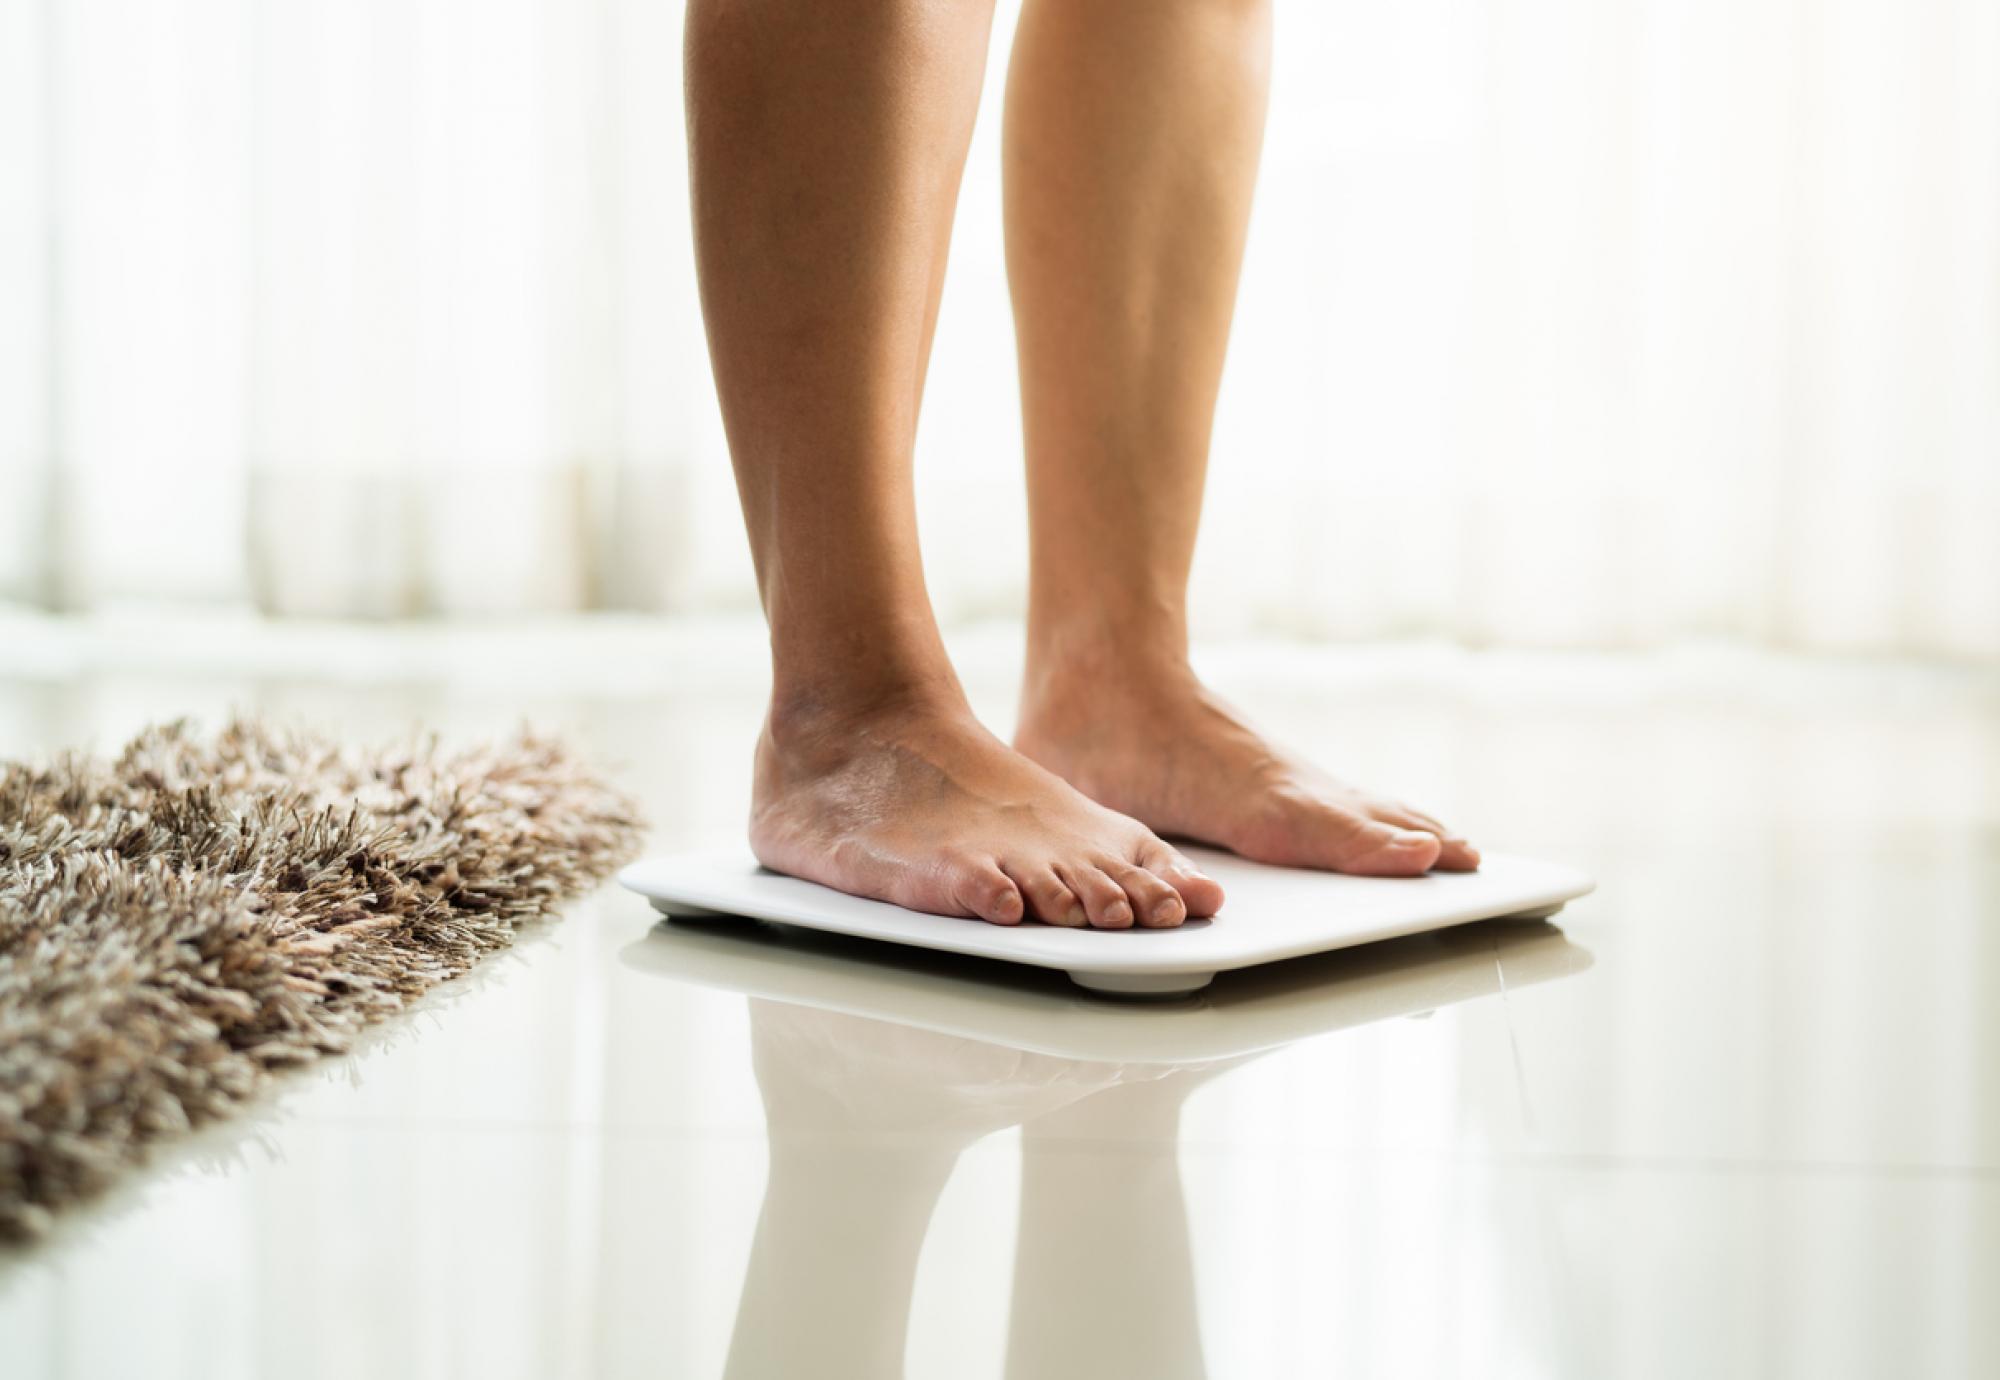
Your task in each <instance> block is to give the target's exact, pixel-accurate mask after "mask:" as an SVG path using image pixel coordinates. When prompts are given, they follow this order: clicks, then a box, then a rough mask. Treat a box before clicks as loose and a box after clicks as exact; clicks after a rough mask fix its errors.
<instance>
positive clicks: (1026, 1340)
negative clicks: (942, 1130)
mask: <svg viewBox="0 0 2000 1380" xmlns="http://www.w3.org/2000/svg"><path fill="white" fill-rule="evenodd" d="M1200 1081H1202V1076H1201V1075H1200V1074H1198V1073H1197V1074H1194V1075H1192V1076H1188V1075H1174V1076H1171V1077H1168V1078H1164V1079H1161V1080H1160V1081H1158V1082H1153V1083H1133V1084H1122V1085H1120V1086H1118V1087H1114V1088H1109V1089H1106V1090H1105V1091H1104V1092H1101V1093H1097V1094H1095V1095H1094V1096H1091V1097H1087V1098H1085V1099H1084V1100H1082V1101H1081V1102H1077V1103H1074V1104H1072V1105H1070V1106H1068V1107H1064V1108H1061V1109H1060V1110H1058V1111H1054V1112H1051V1113H1049V1114H1048V1115H1047V1116H1043V1117H1040V1118H1037V1119H1036V1120H1034V1121H1031V1122H1029V1123H1028V1124H1027V1125H1026V1126H1024V1127H1023V1128H1022V1130H1021V1234H1020V1244H1019V1245H1018V1246H1017V1247H1016V1249H1015V1255H1014V1306H1013V1314H1012V1318H1011V1320H1010V1322H1009V1325H1008V1336H1007V1374H1008V1375H1009V1376H1012V1377H1019V1378H1020V1380H1047V1377H1056V1376H1066V1375H1093V1376H1101V1375H1135V1376H1138V1375H1143V1376H1147V1377H1149V1380H1151V1378H1158V1377H1172V1376H1199V1375H1203V1374H1205V1373H1206V1368H1205V1366H1204V1364H1203V1361H1202V1354H1201V1323H1200V1319H1199V1317H1198V1316H1197V1314H1196V1311H1195V1285H1194V1260H1193V1256H1192V1254H1191V1252H1190V1249H1189V1245H1188V1226H1187V1203H1186V1200H1185V1198H1184V1197H1183V1196H1182V1193H1181V1174H1180V1159H1179V1130H1180V1109H1181V1102H1182V1100H1183V1099H1184V1098H1185V1097H1186V1096H1187V1094H1188V1093H1189V1092H1190V1091H1191V1090H1192V1089H1193V1088H1194V1086H1195V1085H1196V1084H1197V1083H1199V1082H1200Z"/></svg>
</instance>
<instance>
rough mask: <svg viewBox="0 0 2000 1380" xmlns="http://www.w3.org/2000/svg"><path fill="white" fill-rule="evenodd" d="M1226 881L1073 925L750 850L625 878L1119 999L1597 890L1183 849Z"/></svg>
mask: <svg viewBox="0 0 2000 1380" xmlns="http://www.w3.org/2000/svg"><path fill="white" fill-rule="evenodd" d="M1184 851H1185V852H1186V854H1187V856H1188V857H1189V858H1191V859H1192V860H1193V861H1194V862H1195V863H1196V865H1197V866H1199V867H1200V868H1201V869H1202V870H1203V871H1204V872H1206V873H1208V875H1209V876H1211V877H1213V878H1215V880H1216V881H1218V882H1220V883H1221V884H1222V888H1223V891H1224V892H1225V893H1226V897H1225V900H1224V902H1223V907H1222V911H1221V913H1220V914H1218V915H1216V916H1215V918H1213V919H1211V920H1190V921H1188V922H1187V923H1185V924H1183V925H1181V926H1180V927H1179V928H1178V929H1170V930H1154V929H1138V928H1134V929H1129V930H1091V929H1065V928H1063V927H1061V926H1056V925H1042V924H1037V923H1034V922H1029V923H1026V924H1021V925H992V924H988V923H987V922H985V921H983V920H974V919H966V918H960V917H954V916H942V915H926V914H924V913H922V912H920V911H913V910H905V909H903V908H902V907H901V906H895V905H890V904H889V903H888V902H886V901H870V900H864V899H863V898H861V897H858V896H849V895H846V894H845V893H842V892H838V891H834V890H832V889H830V888H828V887H823V886H820V885H819V884H818V883H816V882H806V881H801V880H799V879H798V878H796V877H787V876H784V875H783V874H781V873H777V872H771V871H768V870H767V869H765V868H763V867H760V866H758V864H757V861H756V859H754V858H752V857H751V856H750V853H749V851H748V850H747V849H741V848H724V849H719V850H715V851H709V852H697V853H686V854H679V855H675V856H671V857H661V858H648V859H646V860H645V861H643V862H636V863H633V864H632V865H631V866H630V867H627V868H626V869H625V870H624V871H623V872H621V873H619V874H618V880H619V881H620V882H622V883H623V884H624V885H625V886H627V887H629V888H631V889H632V890H633V891H636V892H638V893H639V894H640V895H642V896H645V897H646V898H647V899H649V900H650V901H651V902H652V903H653V908H654V909H655V910H658V911H659V912H660V913H661V914H663V915H665V916H667V917H669V918H670V919H674V918H681V917H687V918H690V919H693V918H703V917H717V916H741V917H746V918H749V919H753V920H769V921H776V922H779V923H781V924H787V925H801V926H804V927H806V928H808V929H815V930H824V931H828V932H830V933H834V934H844V935H852V936H855V937H857V938H861V939H873V940H879V941H882V942H884V943H890V944H903V945H910V946H914V947H916V948H920V949H937V950H942V951H944V952H947V953H956V954H969V955H971V956H973V957H976V958H987V959H998V960H1000V961H1001V962H1004V963H1022V964H1028V965H1030V966H1033V967H1037V968H1055V969H1060V970H1061V971H1063V972H1065V973H1068V974H1069V976H1070V977H1071V979H1072V980H1074V981H1075V982H1076V983H1078V984H1079V985H1080V986H1083V987H1086V988H1089V989H1090V990H1092V991H1094V992H1106V993H1113V994H1116V995H1119V996H1134V997H1168V996H1179V995H1181V994H1183V993H1187V992H1194V991H1198V990H1200V989H1201V988H1203V987H1206V986H1207V985H1208V984H1209V983H1210V982H1211V981H1212V980H1213V979H1214V977H1215V975H1216V974H1217V973H1220V972H1228V971H1231V970H1234V969H1238V968H1250V967H1255V966H1257V965H1259V964H1264V963H1276V962H1280V961H1282V960H1284V959H1290V958H1300V957H1303V956H1304V955H1307V954H1316V953H1324V952H1326V951H1327V950H1330V949H1345V948H1350V947H1352V946H1354V945H1356V944H1371V943H1374V942H1375V941H1376V940H1380V939H1394V938H1397V937H1399V936H1402V935H1408V934H1418V933H1421V932H1423V931H1425V930H1438V929H1444V928H1446V927H1448V926H1452V925H1464V924H1469V923H1471V922H1473V921H1476V920H1493V919H1498V918H1502V917H1505V918H1510V919H1520V920H1545V919H1547V918H1548V917H1549V916H1552V915H1554V914H1555V913H1556V912H1557V911H1559V910H1561V909H1562V908H1563V906H1564V905H1565V904H1566V903H1568V902H1570V901H1573V900H1575V899H1576V898H1577V897H1579V896H1583V895H1585V894H1587V893H1588V892H1589V891H1590V890H1591V889H1592V887H1593V886H1594V885H1595V883H1593V882H1592V881H1591V879H1590V878H1589V877H1586V876H1585V875H1584V874H1582V873H1581V872H1578V871H1576V870H1575V869H1573V868H1568V867H1562V866H1560V865H1558V864H1555V863H1546V862H1537V861H1535V860H1534V859H1532V858H1518V857H1510V856H1507V855H1504V854H1487V855H1486V856H1485V858H1484V859H1483V860H1482V861H1481V863H1480V866H1479V870H1478V871H1477V872H1432V873H1427V874H1426V875H1424V876H1421V877H1345V876H1341V875H1339V874H1338V873H1333V872H1317V871H1309V870H1305V869H1300V868H1288V867H1270V866H1266V865H1265V864H1263V863H1254V862H1248V861H1245V860H1244V859H1242V858H1239V857H1237V856H1235V855H1234V854H1231V853H1223V852H1219V851H1216V850H1213V849H1207V848H1188V849H1185V850H1184Z"/></svg>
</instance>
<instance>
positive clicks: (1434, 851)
mask: <svg viewBox="0 0 2000 1380" xmlns="http://www.w3.org/2000/svg"><path fill="white" fill-rule="evenodd" d="M1443 851H1444V845H1443V844H1442V843H1440V842H1439V841H1438V838H1437V835H1435V834H1430V833H1426V832H1424V831H1423V830H1421V829H1403V828H1399V827H1398V826H1396V825H1394V824H1383V823H1380V822H1379V821H1376V820H1369V821H1366V822H1365V823H1363V824H1361V826H1360V827H1359V828H1357V829H1355V830H1354V831H1353V832H1352V833H1351V834H1350V835H1349V836H1348V838H1347V839H1346V840H1345V842H1344V844H1343V846H1342V848H1341V850H1340V855H1339V857H1338V858H1337V860H1336V861H1335V863H1334V868H1335V870H1336V871H1340V872H1352V873H1354V874H1355V875H1356V876H1361V877H1415V876H1418V875H1420V874H1422V873H1425V872H1428V871H1430V870H1431V867H1432V866H1433V865H1434V864H1435V863H1436V862H1437V860H1438V856H1439V854H1441V853H1442V852H1443Z"/></svg>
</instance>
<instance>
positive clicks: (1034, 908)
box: [1006, 867, 1089, 928]
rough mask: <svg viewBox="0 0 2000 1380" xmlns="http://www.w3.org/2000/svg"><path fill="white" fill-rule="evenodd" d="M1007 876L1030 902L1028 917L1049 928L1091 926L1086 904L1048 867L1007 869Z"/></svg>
mask: <svg viewBox="0 0 2000 1380" xmlns="http://www.w3.org/2000/svg"><path fill="white" fill-rule="evenodd" d="M1006 872H1007V875H1008V876H1009V877H1012V878H1013V879H1014V885H1015V886H1016V887H1018V888H1020V891H1021V894H1022V895H1023V896H1025V897H1026V898H1027V900H1028V914H1029V915H1030V916H1032V917H1033V918H1034V919H1036V920H1039V921H1041V922H1042V923H1043V924H1045V925H1062V926H1065V927H1067V928H1075V927H1076V926H1079V925H1083V924H1087V923H1089V919H1088V917H1087V916H1086V915H1085V914H1084V911H1083V903H1082V902H1081V901H1078V900H1077V899H1076V893H1074V892H1072V891H1071V890H1070V889H1069V887H1068V886H1066V885H1064V883H1063V879H1062V878H1060V877H1058V876H1056V874H1055V873H1054V872H1053V871H1051V870H1050V869H1049V868H1046V867H1007V868H1006Z"/></svg>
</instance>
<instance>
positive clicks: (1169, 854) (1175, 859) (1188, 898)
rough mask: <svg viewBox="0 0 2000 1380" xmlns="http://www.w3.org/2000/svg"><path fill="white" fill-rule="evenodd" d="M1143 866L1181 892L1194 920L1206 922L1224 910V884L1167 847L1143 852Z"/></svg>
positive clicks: (1147, 849)
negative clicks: (1209, 917) (1208, 918)
mask: <svg viewBox="0 0 2000 1380" xmlns="http://www.w3.org/2000/svg"><path fill="white" fill-rule="evenodd" d="M1139 865H1140V866H1141V867H1144V868H1145V869H1146V870H1147V871H1149V872H1151V873H1152V874H1153V875H1154V876H1156V877H1158V878H1160V879H1161V880H1162V881H1164V882H1165V883H1166V884H1167V885H1168V886H1170V887H1172V888H1173V889H1174V890H1175V891H1177V892H1179V893H1180V897H1181V904H1183V905H1184V906H1186V907H1187V913H1188V917H1189V918H1190V919H1195V920H1199V919H1204V918H1206V917H1207V916H1210V915H1213V914H1215V913H1216V912H1217V911H1219V910H1221V909H1222V883H1220V882H1218V881H1216V880H1215V878H1213V877H1211V876H1209V875H1208V874H1207V873H1206V872H1203V871H1202V870H1201V869H1200V868H1198V867H1196V866H1195V865H1194V864H1193V863H1192V862H1190V861H1188V860H1187V859H1186V858H1184V857H1182V856H1181V854H1180V853H1179V852H1177V851H1176V850H1174V849H1172V848H1170V847H1168V846H1167V845H1166V844H1164V843H1154V844H1153V845H1151V846H1150V847H1148V848H1145V849H1142V850H1140V853H1139Z"/></svg>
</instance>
